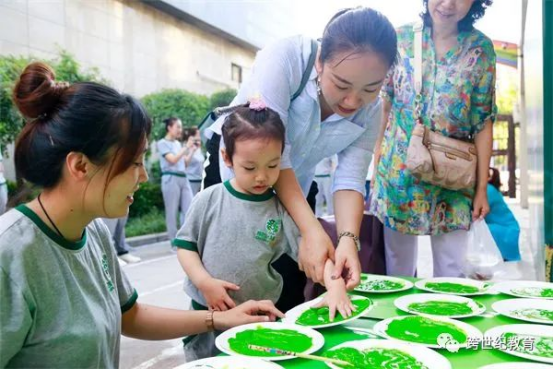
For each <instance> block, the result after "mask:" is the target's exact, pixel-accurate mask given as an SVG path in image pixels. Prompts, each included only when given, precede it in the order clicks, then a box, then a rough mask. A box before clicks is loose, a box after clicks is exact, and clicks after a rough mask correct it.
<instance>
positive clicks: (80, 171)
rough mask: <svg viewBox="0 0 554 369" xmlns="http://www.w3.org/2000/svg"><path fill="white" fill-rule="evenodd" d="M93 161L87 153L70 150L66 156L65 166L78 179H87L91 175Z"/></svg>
mask: <svg viewBox="0 0 554 369" xmlns="http://www.w3.org/2000/svg"><path fill="white" fill-rule="evenodd" d="M91 165H92V163H91V162H90V161H89V159H88V158H87V157H86V155H85V154H83V153H80V152H74V151H72V152H70V153H69V154H67V156H66V157H65V166H66V168H67V172H68V173H69V175H70V176H71V177H72V178H74V179H76V180H85V179H88V178H89V177H90V174H91V169H92V168H91Z"/></svg>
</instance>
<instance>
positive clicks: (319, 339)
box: [215, 322, 325, 361]
mask: <svg viewBox="0 0 554 369" xmlns="http://www.w3.org/2000/svg"><path fill="white" fill-rule="evenodd" d="M257 327H263V328H268V329H292V330H295V331H297V332H299V333H303V334H305V335H306V336H308V337H311V339H312V346H311V347H310V348H309V349H307V350H305V351H302V353H303V354H311V353H312V352H315V351H317V350H319V349H320V348H321V347H322V346H323V344H324V343H325V339H324V338H323V335H322V334H321V333H319V332H318V331H316V330H315V329H312V328H308V327H302V326H300V325H294V324H285V323H278V322H268V323H253V324H245V325H241V326H238V327H235V328H231V329H229V330H227V331H225V332H223V333H222V334H220V335H219V336H217V338H216V339H215V346H216V347H217V348H218V349H219V351H222V352H224V353H226V354H228V355H234V356H243V357H244V356H246V357H253V358H256V359H263V360H268V361H278V360H287V359H293V358H294V356H250V355H242V354H239V353H237V352H235V351H233V350H231V348H230V347H229V339H230V338H233V337H235V336H236V334H237V333H239V332H242V331H247V330H250V329H256V328H257ZM252 344H254V345H256V344H257V343H256V342H252Z"/></svg>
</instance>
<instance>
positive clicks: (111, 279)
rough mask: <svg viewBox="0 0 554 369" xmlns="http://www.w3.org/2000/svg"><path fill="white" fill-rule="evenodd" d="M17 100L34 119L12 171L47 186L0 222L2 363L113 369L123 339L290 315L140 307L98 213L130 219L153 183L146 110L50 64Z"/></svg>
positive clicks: (24, 81)
mask: <svg viewBox="0 0 554 369" xmlns="http://www.w3.org/2000/svg"><path fill="white" fill-rule="evenodd" d="M13 100H14V103H15V104H16V106H17V108H18V109H19V111H20V112H21V114H22V115H23V116H24V117H25V119H26V120H27V123H26V124H25V127H24V128H23V130H22V132H21V133H20V135H19V137H18V139H17V142H16V147H15V165H16V170H17V171H18V173H19V174H20V175H21V176H22V177H23V178H24V179H25V180H27V181H29V182H31V183H33V184H35V185H37V186H40V187H42V191H41V193H40V194H39V195H38V196H37V198H36V199H34V200H32V201H30V202H29V203H27V204H22V205H19V206H17V207H16V208H15V209H12V210H10V211H8V212H7V213H6V214H4V215H2V216H1V217H0V337H1V340H0V353H1V355H0V367H2V368H5V367H10V368H11V367H17V368H30V367H48V368H54V367H58V368H84V367H86V368H90V367H96V368H117V367H118V365H119V343H120V335H121V334H122V333H123V334H125V335H126V336H129V337H134V338H141V339H150V340H163V339H171V338H177V337H183V336H188V335H192V334H198V333H203V332H207V331H211V330H214V329H218V330H221V329H226V328H229V327H232V326H236V325H240V324H246V323H250V322H261V321H268V320H271V319H274V318H275V316H282V314H281V313H280V312H279V311H278V310H276V309H275V307H274V306H273V304H272V303H271V302H268V301H260V302H255V301H249V302H246V303H244V304H242V305H240V306H238V307H236V308H234V309H231V310H228V311H225V312H213V311H211V312H205V311H204V312H191V311H179V310H172V309H164V308H159V307H155V306H149V305H145V304H142V303H139V302H138V301H137V298H138V296H137V292H136V290H135V289H134V288H133V287H132V285H131V283H130V282H129V280H128V279H127V277H126V276H125V274H124V273H123V271H122V270H121V269H120V267H119V264H118V262H117V256H116V254H115V253H114V251H113V246H112V245H111V244H110V242H111V241H110V238H111V236H110V233H109V231H108V229H107V227H106V225H104V224H103V222H102V221H101V220H100V219H98V218H100V217H107V218H115V217H122V216H125V215H126V214H127V213H128V211H129V206H130V205H131V204H132V202H133V194H134V193H135V191H137V190H138V188H139V186H140V184H141V183H144V182H145V181H146V180H147V179H148V176H147V174H146V171H145V168H144V165H143V160H144V153H145V151H146V147H147V143H148V136H149V134H150V128H151V123H150V119H149V118H148V116H147V114H146V111H145V110H144V108H143V107H142V106H141V104H140V103H139V102H138V100H136V99H135V98H133V97H131V96H129V95H125V94H120V93H119V92H117V91H115V90H114V89H112V88H110V87H106V86H103V85H100V84H96V83H75V84H72V85H69V84H67V83H60V82H56V80H55V76H54V72H53V71H52V69H51V68H50V67H49V66H47V65H45V64H42V63H33V64H30V65H29V66H27V68H25V70H24V71H23V73H22V74H21V76H20V78H19V80H18V82H17V84H16V86H15V88H14V92H13ZM259 312H264V313H265V314H266V315H264V316H258V314H259Z"/></svg>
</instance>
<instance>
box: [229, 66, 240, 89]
mask: <svg viewBox="0 0 554 369" xmlns="http://www.w3.org/2000/svg"><path fill="white" fill-rule="evenodd" d="M231 81H234V82H237V83H239V84H240V83H242V67H241V66H240V65H237V64H235V63H231Z"/></svg>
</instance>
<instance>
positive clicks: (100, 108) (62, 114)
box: [13, 63, 151, 188]
mask: <svg viewBox="0 0 554 369" xmlns="http://www.w3.org/2000/svg"><path fill="white" fill-rule="evenodd" d="M13 101H14V103H15V105H16V106H17V108H18V109H19V111H20V112H21V114H22V115H23V117H24V118H25V119H26V120H27V122H26V124H25V126H24V127H23V130H22V131H21V133H20V134H19V136H18V138H17V140H16V144H15V167H16V170H17V172H18V173H19V174H20V175H21V176H22V177H23V178H25V179H26V180H28V181H29V182H31V183H34V184H36V185H38V186H41V187H44V188H52V187H54V186H56V185H57V184H58V183H59V181H60V179H61V177H62V170H63V167H64V164H65V158H66V156H67V154H69V153H70V152H72V151H73V152H80V153H83V154H85V155H86V156H87V157H88V158H89V160H91V161H92V162H93V163H95V164H96V165H104V164H106V163H107V162H108V160H109V159H110V158H111V157H112V155H111V154H112V150H113V149H115V151H114V155H113V158H115V157H116V156H115V154H117V158H118V159H117V162H113V161H112V163H111V167H110V175H109V176H108V180H109V179H111V178H113V177H115V176H116V175H118V174H121V173H123V172H124V171H125V170H127V169H128V168H129V167H130V166H131V165H132V163H133V161H134V160H136V158H137V157H138V156H139V155H140V154H141V153H142V152H143V151H144V148H145V145H146V142H147V140H148V137H149V135H150V130H151V122H150V118H149V117H148V115H147V113H146V110H145V109H144V108H143V106H142V105H141V104H140V102H139V101H138V100H137V99H135V98H133V97H132V96H130V95H126V94H121V93H119V92H117V91H116V90H114V89H113V88H111V87H107V86H104V85H101V84H98V83H92V82H79V83H74V84H71V85H70V84H68V83H60V82H56V80H55V74H54V71H53V70H52V68H50V67H49V66H48V65H46V64H44V63H32V64H29V65H28V66H27V67H26V68H25V70H24V71H23V73H21V75H20V77H19V80H18V81H17V83H16V85H15V87H14V90H13Z"/></svg>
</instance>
